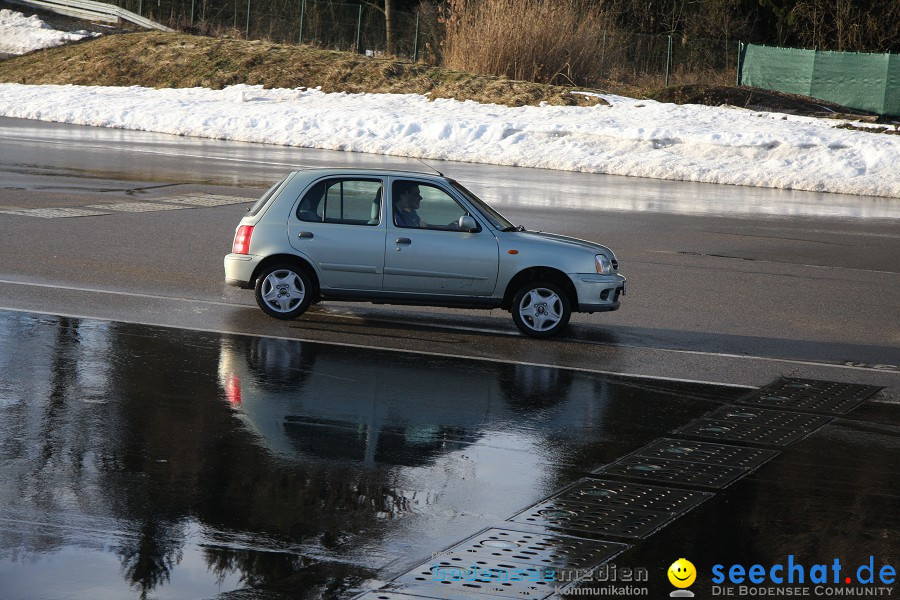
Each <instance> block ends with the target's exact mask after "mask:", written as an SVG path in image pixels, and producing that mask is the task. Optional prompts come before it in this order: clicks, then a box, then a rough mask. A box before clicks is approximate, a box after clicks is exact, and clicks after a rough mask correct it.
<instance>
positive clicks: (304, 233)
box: [297, 231, 313, 238]
mask: <svg viewBox="0 0 900 600" xmlns="http://www.w3.org/2000/svg"><path fill="white" fill-rule="evenodd" d="M312 236H313V234H312V231H301V232H300V233H298V234H297V237H298V238H311V237H312Z"/></svg>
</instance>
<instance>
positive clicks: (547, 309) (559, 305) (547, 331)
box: [512, 281, 572, 338]
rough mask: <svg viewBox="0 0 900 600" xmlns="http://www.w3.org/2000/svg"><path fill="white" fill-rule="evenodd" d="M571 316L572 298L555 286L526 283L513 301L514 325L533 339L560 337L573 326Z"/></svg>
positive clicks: (540, 282)
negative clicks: (570, 300)
mask: <svg viewBox="0 0 900 600" xmlns="http://www.w3.org/2000/svg"><path fill="white" fill-rule="evenodd" d="M571 316H572V306H571V305H570V304H569V297H568V296H566V294H565V292H563V291H562V290H561V289H560V288H559V287H558V286H557V285H555V284H552V283H548V282H545V281H536V282H531V283H526V284H525V285H524V286H522V288H521V289H519V291H518V292H517V293H516V295H515V297H514V298H513V303H512V318H513V322H514V323H515V324H516V327H518V328H519V330H520V331H521V332H522V333H524V334H525V335H528V336H531V337H535V338H548V337H552V336H554V335H556V334H558V333H559V332H560V331H562V330H563V329H564V328H565V326H566V325H568V324H569V319H570V318H571Z"/></svg>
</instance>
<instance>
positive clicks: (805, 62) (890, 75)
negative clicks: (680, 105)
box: [740, 44, 900, 115]
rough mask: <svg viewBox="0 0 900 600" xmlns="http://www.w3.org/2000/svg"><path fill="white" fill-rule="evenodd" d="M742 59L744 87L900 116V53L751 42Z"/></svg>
mask: <svg viewBox="0 0 900 600" xmlns="http://www.w3.org/2000/svg"><path fill="white" fill-rule="evenodd" d="M741 63H742V64H741V68H740V83H741V85H749V86H753V87H758V88H764V89H768V90H776V91H779V92H787V93H790V94H802V95H804V96H811V97H813V98H819V99H821V100H828V101H829V102H835V103H837V104H840V105H841V106H846V107H848V108H855V109H859V110H865V111H869V112H874V113H878V114H880V115H900V54H866V53H860V52H830V51H818V50H799V49H796V48H772V47H769V46H757V45H755V44H748V45H746V46H745V47H744V49H743V52H742V61H741Z"/></svg>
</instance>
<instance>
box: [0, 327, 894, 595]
mask: <svg viewBox="0 0 900 600" xmlns="http://www.w3.org/2000/svg"><path fill="white" fill-rule="evenodd" d="M0 322H2V327H0V349H2V352H0V372H2V373H3V376H2V387H0V481H2V483H3V485H2V486H0V590H2V594H0V595H2V597H3V598H5V599H19V598H96V599H104V598H110V599H113V598H128V597H148V598H213V597H215V598H222V599H225V598H347V597H353V596H354V595H355V594H357V593H359V592H363V591H365V590H369V589H375V588H379V587H381V586H383V585H385V584H388V583H389V580H391V579H393V578H395V577H398V578H400V581H399V582H394V583H393V584H392V585H394V586H395V587H403V588H405V589H413V588H415V589H417V590H418V592H419V593H422V594H425V595H429V596H430V595H436V596H440V595H441V594H438V593H437V592H438V589H440V588H441V586H440V585H438V584H437V583H435V582H433V581H428V580H426V581H424V582H423V581H418V582H417V581H415V580H414V579H413V580H412V581H411V582H410V581H409V575H408V573H410V571H412V573H413V575H415V573H416V566H417V565H419V564H421V563H428V565H427V566H430V564H433V563H434V560H433V559H432V556H433V555H434V554H436V553H438V552H440V551H446V550H447V549H448V548H449V547H451V546H453V545H454V544H456V543H457V542H460V541H462V540H464V539H466V538H468V537H469V536H472V535H476V539H477V540H481V538H483V537H484V535H482V536H478V535H477V534H478V532H479V531H483V530H485V529H486V528H500V529H502V530H505V531H507V532H514V534H515V535H520V536H521V535H529V534H530V535H541V534H543V535H547V534H548V533H549V534H550V535H555V536H556V537H555V538H554V539H555V540H556V541H555V542H554V543H549V544H547V545H545V546H543V547H542V549H543V551H544V552H545V553H546V552H547V551H548V550H547V549H548V548H551V549H552V548H554V547H556V545H557V544H558V545H559V548H558V550H557V553H558V554H564V553H565V552H566V551H567V550H568V547H567V546H565V545H564V544H563V542H565V541H567V540H569V541H570V540H571V539H576V540H577V539H586V540H593V541H591V542H586V544H587V545H588V546H590V545H591V544H598V543H604V544H607V545H608V546H607V547H606V548H604V549H603V550H604V552H606V553H607V555H612V556H613V561H612V563H611V564H614V565H617V567H618V568H620V569H621V568H628V569H646V571H647V573H649V576H650V579H649V581H648V582H647V583H646V584H643V585H642V587H646V588H647V589H648V590H650V592H651V593H650V595H648V596H647V597H661V596H662V595H663V594H666V593H667V592H668V591H669V588H670V586H668V585H667V583H666V579H665V576H664V573H665V570H666V568H667V567H668V565H669V564H671V562H672V561H674V560H675V559H677V558H679V557H681V556H685V557H688V558H689V559H690V560H692V561H693V562H694V564H695V565H696V567H697V569H698V570H699V572H700V573H701V577H700V579H701V582H698V584H697V585H696V586H695V587H694V590H695V591H703V592H708V590H709V577H710V575H709V574H710V570H711V569H712V567H713V565H714V564H717V563H725V564H732V563H742V564H747V565H750V564H756V563H760V564H775V563H776V562H779V561H784V560H786V557H787V555H789V554H791V555H794V556H796V557H798V560H800V558H802V560H804V561H806V563H807V564H812V563H820V562H828V563H829V564H830V563H831V562H832V561H833V559H834V558H839V559H840V560H841V561H842V563H843V564H845V565H850V564H854V565H861V564H864V563H865V561H866V560H867V559H868V557H869V556H870V555H871V556H874V557H876V560H877V561H879V563H880V564H890V565H896V564H897V559H898V553H897V545H896V532H897V531H898V527H900V517H898V515H900V511H898V510H897V509H898V507H900V502H898V492H900V487H898V482H900V472H898V465H900V443H898V440H900V436H898V433H900V408H898V407H897V406H896V405H891V404H885V403H879V402H865V403H864V404H863V405H862V406H861V407H859V408H857V409H855V410H854V411H852V412H850V413H848V414H847V415H844V416H842V417H838V418H832V417H820V416H815V415H812V416H811V415H810V414H809V413H799V412H796V411H792V412H790V413H789V414H790V415H793V417H800V418H803V419H807V418H812V419H813V420H814V421H816V423H815V424H814V426H813V429H814V431H813V433H812V434H811V435H808V437H805V438H804V437H803V435H801V436H800V437H801V438H802V439H800V440H799V441H796V442H793V443H791V444H788V445H786V446H777V445H774V444H771V443H769V444H766V445H760V444H752V443H751V444H745V443H743V442H738V443H737V446H740V447H741V448H742V449H743V450H749V451H751V452H755V453H760V458H762V459H764V460H767V461H768V462H765V463H764V464H763V465H762V466H761V467H759V468H758V470H755V471H754V470H749V471H747V472H742V473H741V475H740V478H739V479H738V480H737V482H736V483H733V484H731V485H730V487H724V486H720V485H719V484H716V483H713V484H712V485H706V484H705V483H704V481H703V480H702V478H700V479H697V478H693V479H692V478H691V477H690V476H688V475H679V476H678V478H676V480H675V481H674V482H672V481H669V482H655V481H654V480H653V476H654V474H653V473H652V472H648V471H647V470H646V469H645V470H641V469H637V470H632V471H630V473H629V472H626V473H625V475H624V476H623V475H622V474H621V472H620V473H618V474H616V472H615V470H614V469H612V468H608V469H607V470H608V471H611V472H612V474H611V475H607V474H605V473H595V472H594V471H595V470H596V469H598V468H600V467H602V466H603V465H608V464H610V463H614V462H616V461H617V460H619V459H621V458H622V457H623V456H625V455H627V454H629V453H631V452H633V451H636V450H639V449H640V448H642V447H645V446H647V445H648V444H653V443H658V442H660V441H661V440H666V439H674V440H675V441H676V442H678V443H679V444H690V443H691V442H692V441H697V440H701V441H702V440H705V442H706V443H710V442H714V443H718V444H720V445H721V444H722V442H727V440H722V439H715V438H712V439H709V438H708V437H707V438H704V437H702V436H703V435H706V436H710V435H715V434H714V433H709V432H708V433H706V434H701V435H700V436H699V437H698V436H696V435H690V434H685V433H684V432H681V433H679V432H676V431H675V430H677V429H679V428H682V427H684V426H686V425H690V424H691V423H696V422H697V421H698V419H700V418H703V417H704V416H705V415H706V414H707V413H709V412H710V411H713V410H720V411H721V409H722V408H723V407H724V409H725V410H726V412H728V411H731V413H732V414H737V415H741V414H744V413H746V412H747V411H752V410H754V409H752V408H749V407H747V406H741V405H736V404H734V401H735V400H737V399H738V398H739V397H741V396H743V395H744V394H745V390H737V389H734V388H722V387H716V386H708V385H698V384H683V383H682V384H676V383H667V382H662V381H652V380H646V379H637V378H623V377H616V376H603V375H596V374H591V373H583V372H575V371H569V370H560V369H553V368H545V367H530V366H523V365H511V364H499V363H486V362H472V361H466V360H459V359H449V358H445V359H428V360H423V359H422V357H419V356H416V355H410V354H397V353H390V352H378V351H366V350H362V349H348V348H337V347H334V346H330V345H320V344H316V343H310V342H298V341H293V340H278V339H271V338H265V337H246V336H229V335H218V334H212V333H202V332H191V331H186V330H182V329H164V328H159V327H150V326H143V325H130V324H124V323H117V322H103V321H93V320H81V319H72V318H66V317H52V316H41V315H26V314H21V313H10V312H5V311H0ZM793 417H792V418H793ZM781 420H782V421H785V418H784V417H782V419H781ZM823 422H824V423H825V424H824V426H822V427H821V428H819V426H820V425H821V423H823ZM779 425H780V426H783V427H784V426H786V425H785V423H784V422H782V423H780V424H779ZM710 431H712V430H710ZM779 431H782V430H781V429H779ZM804 435H805V434H804ZM728 447H730V448H734V447H736V446H733V445H729V446H728ZM668 456H674V457H676V458H677V455H676V454H669V455H668ZM656 463H657V464H659V460H656ZM706 469H707V470H708V469H709V467H706ZM713 469H715V468H713ZM647 475H649V476H650V480H649V481H648V480H646V476H647ZM694 477H696V474H695V476H694ZM585 481H589V482H593V483H595V484H596V483H598V482H599V483H602V482H607V485H608V484H610V483H611V484H612V485H622V484H626V485H631V486H635V485H637V486H638V487H639V488H640V486H647V485H651V486H652V485H659V486H663V487H664V488H665V489H666V490H667V493H669V494H672V493H676V494H681V493H686V494H689V495H694V496H696V498H697V499H698V500H702V501H703V503H702V504H699V505H698V506H696V507H694V508H693V509H692V510H691V509H690V507H687V508H688V512H687V513H686V514H684V515H681V514H679V513H680V509H671V508H666V511H669V512H664V513H663V516H664V517H665V519H664V520H663V521H657V520H654V519H653V518H650V521H651V522H650V523H649V525H648V527H649V529H647V530H646V531H641V532H638V533H640V535H641V536H642V537H641V538H637V539H636V538H635V537H633V536H632V535H631V533H630V532H631V531H633V530H630V529H628V528H627V527H626V528H624V529H617V527H618V526H619V525H620V524H621V519H625V521H627V522H628V523H632V522H636V523H637V527H639V528H644V527H645V523H644V522H643V521H641V519H643V518H646V517H643V516H642V514H643V512H647V511H642V508H647V507H648V506H651V505H653V502H652V501H650V500H647V498H643V497H640V496H641V495H640V494H639V497H638V498H637V499H636V500H635V501H634V503H633V504H632V505H631V506H630V507H629V508H636V509H637V510H636V512H637V513H639V514H638V515H637V517H635V516H634V515H633V514H632V515H630V516H628V515H627V514H626V516H623V515H618V517H615V516H613V517H608V516H604V512H603V505H602V504H601V505H600V507H599V508H592V504H591V503H593V502H601V503H602V502H603V501H604V500H606V498H605V497H604V495H596V494H595V495H593V496H592V495H590V494H588V495H587V496H584V495H582V496H581V497H580V498H579V499H578V500H577V501H576V502H571V503H569V504H568V505H565V506H564V505H558V506H555V507H547V506H546V505H541V502H542V501H543V500H544V499H545V498H547V497H548V496H551V495H553V494H554V493H556V492H557V491H559V490H560V489H562V488H564V487H565V486H567V485H569V484H572V483H573V482H574V483H577V482H581V483H580V485H582V486H583V485H584V482H585ZM624 494H625V492H623V495H624ZM669 502H671V503H672V504H673V505H674V504H677V503H676V502H675V501H673V500H671V498H670V499H669ZM529 507H532V508H529ZM535 507H536V508H535ZM576 508H577V510H579V511H582V512H584V511H587V512H591V511H593V514H592V515H589V516H588V517H586V518H582V520H580V521H577V522H574V523H571V522H570V523H568V524H566V523H564V521H565V518H564V517H566V515H567V514H569V513H570V512H571V511H572V510H574V509H576ZM523 511H524V513H523ZM535 511H537V512H535ZM517 515H518V517H517ZM534 515H539V518H538V519H537V520H536V521H535V520H534V519H532V518H530V517H532V516H534ZM540 515H543V516H542V517H540ZM559 517H563V518H562V521H563V523H562V526H563V527H564V528H566V529H564V530H563V531H554V530H553V529H545V528H544V526H548V525H549V526H550V527H551V528H552V527H553V526H555V525H560V519H559ZM638 517H640V518H638ZM669 517H674V520H671V521H669V520H668V518H669ZM511 518H512V519H513V521H509V519H511ZM667 522H668V523H669V525H668V527H665V528H664V529H662V531H658V532H655V533H654V530H655V528H657V527H659V526H660V525H662V526H665V524H666V523H667ZM560 533H562V534H563V535H560ZM573 533H574V534H576V536H577V537H576V538H569V537H566V536H568V535H571V534H573ZM507 535H510V534H509V533H507ZM581 551H582V553H584V552H585V550H584V549H582V550H581ZM604 556H605V555H604ZM520 558H521V556H520ZM526 558H527V557H526ZM576 559H578V553H577V552H575V553H574V554H573V555H572V556H571V557H569V558H567V561H569V560H570V561H571V562H562V563H561V562H560V559H559V558H558V557H557V558H556V559H555V562H553V563H552V564H554V565H555V566H556V567H557V568H559V569H560V573H562V572H564V570H565V569H564V567H565V566H566V565H569V564H571V565H573V566H574V565H578V566H580V567H581V568H582V569H584V568H587V567H590V566H591V564H592V563H590V562H578V560H576ZM509 560H512V561H513V562H512V564H514V565H518V564H522V562H521V561H520V560H516V559H509ZM501 564H508V561H507V563H501ZM525 564H526V565H527V563H525ZM404 577H405V578H406V579H405V580H404V579H403V578H404ZM416 584H417V585H418V587H417V588H416V587H415V585H416ZM582 585H583V586H585V587H603V586H605V585H607V584H605V583H603V584H601V583H599V582H587V583H584V584H582ZM434 588H437V589H434ZM463 591H465V590H463ZM232 592H235V593H233V594H232ZM449 595H450V596H451V597H457V598H464V597H466V596H465V594H463V593H461V592H460V590H456V591H454V593H451V594H449ZM507 597H508V596H507ZM531 597H543V595H541V594H540V593H539V594H537V595H534V596H531ZM701 597H709V596H708V595H706V594H704V595H703V596H701ZM406 600H414V599H412V598H406Z"/></svg>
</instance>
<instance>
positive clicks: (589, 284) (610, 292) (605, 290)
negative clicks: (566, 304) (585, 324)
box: [569, 273, 625, 313]
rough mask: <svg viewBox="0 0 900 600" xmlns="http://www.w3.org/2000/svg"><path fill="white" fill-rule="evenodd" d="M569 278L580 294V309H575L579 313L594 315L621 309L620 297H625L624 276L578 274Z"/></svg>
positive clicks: (616, 274)
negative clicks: (594, 313)
mask: <svg viewBox="0 0 900 600" xmlns="http://www.w3.org/2000/svg"><path fill="white" fill-rule="evenodd" d="M569 277H570V279H571V280H572V283H574V284H575V291H576V292H577V293H578V308H577V309H575V310H577V312H586V313H592V312H606V311H610V310H618V309H619V296H624V295H625V278H624V277H623V276H622V275H619V274H618V273H614V274H612V275H598V274H596V273H576V274H574V275H570V276H569ZM573 308H574V307H573Z"/></svg>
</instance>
